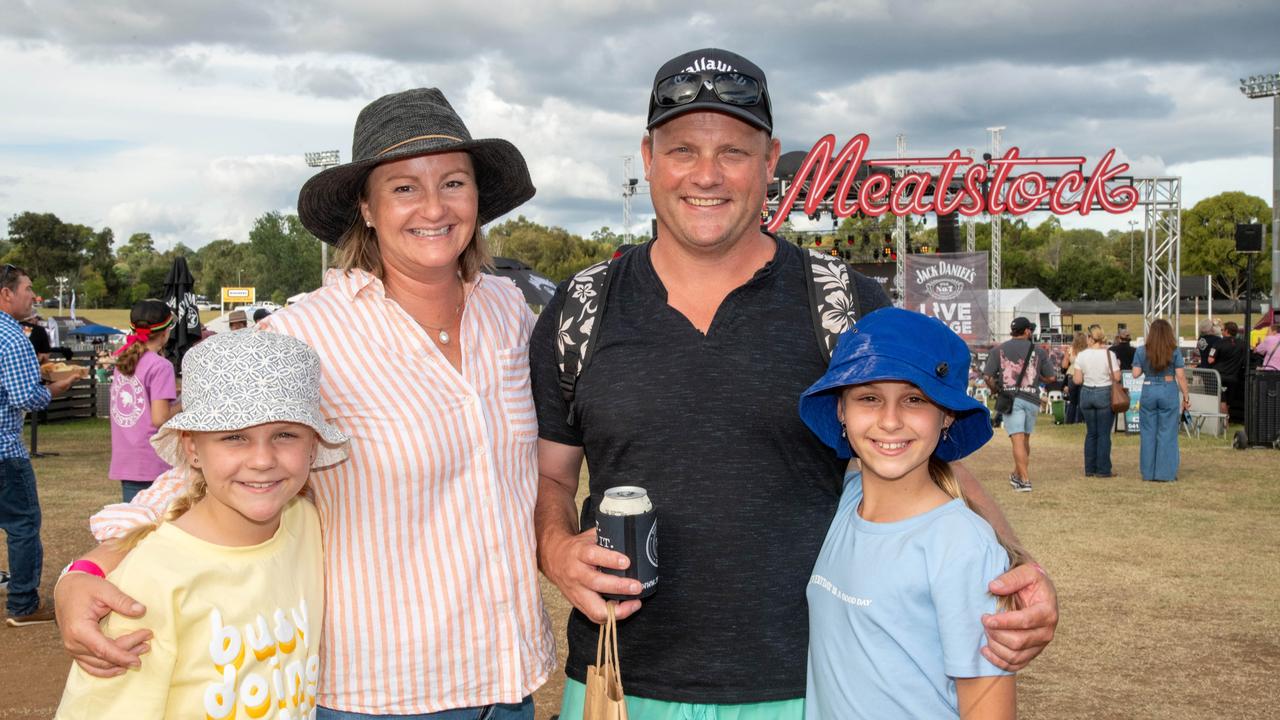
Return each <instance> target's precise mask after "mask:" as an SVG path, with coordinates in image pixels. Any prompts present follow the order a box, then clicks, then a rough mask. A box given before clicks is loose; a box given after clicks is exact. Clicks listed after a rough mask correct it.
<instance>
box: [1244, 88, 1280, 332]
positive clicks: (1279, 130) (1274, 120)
mask: <svg viewBox="0 0 1280 720" xmlns="http://www.w3.org/2000/svg"><path fill="white" fill-rule="evenodd" d="M1240 92H1241V93H1242V94H1243V95H1244V96H1245V97H1247V98H1250V99H1257V98H1264V97H1269V98H1271V102H1272V110H1271V124H1272V136H1271V313H1272V317H1273V318H1274V317H1275V312H1276V309H1277V308H1278V307H1280V244H1277V241H1276V237H1277V235H1280V73H1272V74H1270V75H1251V76H1249V77H1248V78H1240ZM1251 329H1252V328H1246V329H1245V331H1246V332H1248V331H1249V330H1251Z"/></svg>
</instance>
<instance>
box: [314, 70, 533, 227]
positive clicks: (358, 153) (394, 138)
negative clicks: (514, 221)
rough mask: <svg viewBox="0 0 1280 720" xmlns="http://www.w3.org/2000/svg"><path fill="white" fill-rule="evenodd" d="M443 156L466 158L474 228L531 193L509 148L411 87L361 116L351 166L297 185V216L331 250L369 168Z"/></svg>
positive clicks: (350, 222)
mask: <svg viewBox="0 0 1280 720" xmlns="http://www.w3.org/2000/svg"><path fill="white" fill-rule="evenodd" d="M445 152H466V153H467V154H468V155H470V156H471V162H472V165H473V166H474V168H475V173H476V190H477V193H478V195H479V202H478V205H477V208H476V216H477V221H478V224H479V225H484V224H485V223H487V222H489V221H491V220H494V219H497V218H498V217H501V216H502V215H505V214H506V213H508V212H510V211H512V210H514V209H515V208H517V207H519V206H520V205H522V204H523V203H524V202H525V201H527V200H528V199H529V198H531V197H533V195H534V193H535V192H536V190H535V189H534V187H533V181H532V180H531V179H530V177H529V167H528V165H527V164H526V163H525V160H524V156H523V155H521V154H520V151H519V150H518V149H516V146H515V145H512V144H511V143H510V142H507V141H506V140H501V139H496V138H491V139H480V140H477V139H473V138H472V137H471V132H470V131H469V130H467V126H466V125H465V124H464V123H463V122H462V118H460V117H458V114H457V112H455V111H454V109H453V106H452V105H450V104H449V101H448V100H447V99H446V98H445V96H444V94H443V93H441V92H440V91H439V90H437V89H436V88H417V89H414V90H406V91H404V92H399V93H394V94H392V95H385V96H383V97H380V98H378V99H377V100H374V101H373V102H371V103H369V105H367V106H366V107H365V108H364V109H363V110H361V111H360V115H359V116H358V117H357V118H356V125H355V130H354V132H353V133H352V141H351V162H349V163H347V164H345V165H338V166H336V167H331V168H328V169H326V170H324V171H322V172H320V173H317V174H316V175H314V176H312V178H311V179H310V180H308V181H307V182H306V184H304V185H303V186H302V190H301V191H300V192H299V193H298V217H299V219H301V220H302V224H303V225H304V226H305V227H306V228H307V230H309V231H311V233H312V234H313V235H315V236H316V237H318V238H320V239H321V240H323V241H324V242H327V243H329V244H330V245H337V244H338V243H339V242H341V240H342V238H343V237H344V236H345V235H346V234H347V232H348V231H350V230H351V228H353V227H356V226H358V225H359V219H360V210H359V203H360V197H361V194H362V193H363V191H364V186H365V182H366V180H367V179H368V177H369V173H370V172H372V171H373V168H374V167H376V166H378V165H380V164H382V163H387V162H392V161H395V160H403V159H405V158H411V157H417V156H419V155H431V154H435V153H445Z"/></svg>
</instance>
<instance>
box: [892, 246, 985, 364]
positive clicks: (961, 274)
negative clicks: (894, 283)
mask: <svg viewBox="0 0 1280 720" xmlns="http://www.w3.org/2000/svg"><path fill="white" fill-rule="evenodd" d="M906 276H907V277H906V281H907V287H906V297H905V301H906V302H905V306H906V308H907V309H909V310H915V311H916V312H920V313H924V314H925V315H930V316H932V317H936V318H938V319H939V320H941V321H942V322H944V323H946V324H947V325H948V326H949V327H950V328H951V329H952V330H955V331H956V334H958V335H959V336H960V337H962V338H964V341H965V342H967V343H971V344H972V343H987V342H990V341H991V328H990V325H989V324H988V323H987V254H986V253H978V252H972V253H932V254H917V253H912V254H910V255H908V256H907V265H906Z"/></svg>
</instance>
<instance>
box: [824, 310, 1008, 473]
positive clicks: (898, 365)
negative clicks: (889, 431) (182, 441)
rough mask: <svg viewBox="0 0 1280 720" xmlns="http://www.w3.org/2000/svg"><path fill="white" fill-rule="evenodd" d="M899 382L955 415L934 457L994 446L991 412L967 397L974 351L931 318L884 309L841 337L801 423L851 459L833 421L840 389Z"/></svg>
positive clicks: (947, 457)
mask: <svg viewBox="0 0 1280 720" xmlns="http://www.w3.org/2000/svg"><path fill="white" fill-rule="evenodd" d="M881 380H901V381H904V382H909V383H911V384H912V385H915V386H916V387H918V388H920V391H921V392H923V393H924V394H925V396H926V397H928V398H929V400H931V401H933V402H934V403H935V404H936V405H938V406H939V407H943V408H946V409H947V410H950V411H951V412H952V413H954V414H955V421H954V422H953V423H952V424H951V428H950V430H949V431H948V432H947V433H946V434H945V435H944V436H943V438H942V439H940V440H939V441H938V447H937V449H936V450H934V451H933V454H934V457H937V458H938V459H939V460H944V461H947V462H950V461H952V460H959V459H960V458H962V457H964V456H966V455H968V454H969V453H972V452H973V451H975V450H977V449H978V448H980V447H982V446H983V445H985V444H986V443H987V441H988V440H990V439H991V435H992V432H991V414H990V412H989V411H988V410H987V406H986V405H984V404H982V403H980V402H978V401H977V400H975V399H973V398H971V397H969V395H968V394H967V393H966V392H965V389H966V388H967V386H968V384H969V348H968V346H966V345H965V344H964V340H961V339H960V336H959V335H956V334H955V333H954V332H952V330H951V328H949V327H947V326H946V325H944V324H943V323H942V321H940V320H938V319H936V318H931V317H929V316H927V315H921V314H920V313H916V312H911V311H910V310H902V309H899V308H893V307H889V308H882V309H880V310H876V311H875V312H873V313H870V314H868V315H867V316H866V317H864V318H862V319H861V320H859V321H858V324H857V326H855V327H854V328H852V329H851V330H849V331H847V332H845V333H844V334H843V335H841V336H840V342H839V343H837V344H836V349H835V352H834V353H832V355H831V364H830V365H829V366H828V367H827V372H826V374H824V375H823V376H822V377H821V378H819V379H818V381H817V382H816V383H814V384H813V385H812V386H811V387H810V388H809V389H808V390H805V391H804V394H803V395H801V396H800V418H801V419H802V420H804V423H805V424H806V425H808V426H809V429H810V430H813V432H814V433H815V434H816V435H817V436H818V437H819V438H820V439H821V440H822V441H823V442H824V443H826V444H828V445H830V446H831V447H833V448H835V450H836V454H837V455H838V456H839V457H842V458H847V457H853V448H852V447H851V446H850V445H849V441H848V440H847V439H846V438H845V437H844V435H843V430H844V428H843V426H842V425H841V424H840V418H839V417H838V416H837V414H836V409H837V398H838V396H839V392H840V390H842V389H843V388H846V387H848V386H850V385H862V384H864V383H870V382H878V381H881Z"/></svg>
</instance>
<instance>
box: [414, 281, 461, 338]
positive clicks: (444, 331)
mask: <svg viewBox="0 0 1280 720" xmlns="http://www.w3.org/2000/svg"><path fill="white" fill-rule="evenodd" d="M466 304H467V289H466V288H465V287H463V288H462V302H460V303H458V304H457V305H456V306H455V307H454V314H455V315H456V316H457V317H461V316H462V308H463V306H464V305H466ZM418 322H419V323H420V324H421V325H422V327H424V328H426V329H428V330H431V331H433V332H435V334H436V340H439V341H440V344H441V345H448V344H449V341H450V340H452V339H453V337H452V336H451V335H449V329H448V328H449V326H448V325H446V326H444V327H433V326H431V325H428V324H426V323H424V322H422V321H418Z"/></svg>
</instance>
